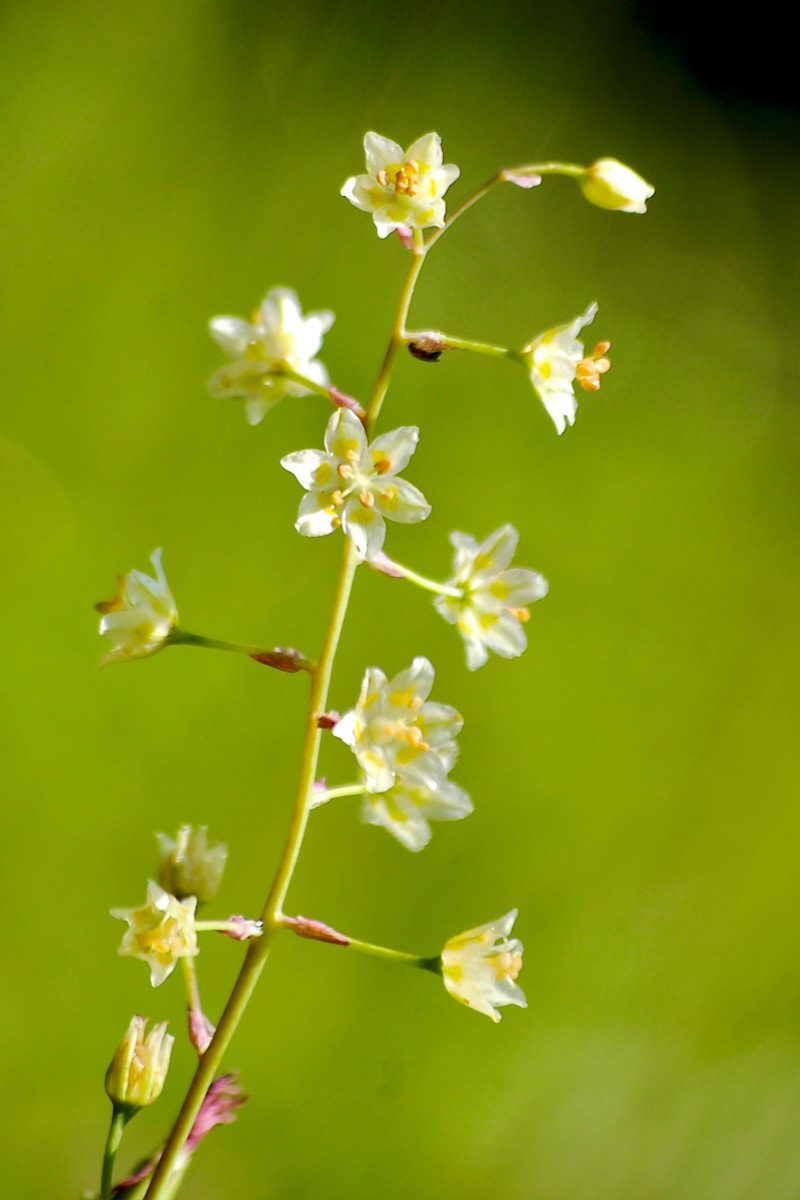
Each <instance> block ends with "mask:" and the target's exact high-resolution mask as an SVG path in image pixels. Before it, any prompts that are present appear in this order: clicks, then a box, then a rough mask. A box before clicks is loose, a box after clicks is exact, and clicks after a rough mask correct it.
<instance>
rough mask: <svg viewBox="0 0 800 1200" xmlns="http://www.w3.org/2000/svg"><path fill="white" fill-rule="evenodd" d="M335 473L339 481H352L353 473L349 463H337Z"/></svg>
mask: <svg viewBox="0 0 800 1200" xmlns="http://www.w3.org/2000/svg"><path fill="white" fill-rule="evenodd" d="M327 465H328V464H327V463H326V464H325V466H327ZM336 473H337V474H338V476H339V478H340V479H352V478H353V475H354V471H353V468H352V467H351V466H350V463H339V465H338V467H337V468H336Z"/></svg>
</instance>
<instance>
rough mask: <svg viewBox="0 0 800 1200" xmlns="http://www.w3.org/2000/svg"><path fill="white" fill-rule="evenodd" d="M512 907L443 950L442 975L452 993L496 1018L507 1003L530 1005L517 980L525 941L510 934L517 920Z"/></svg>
mask: <svg viewBox="0 0 800 1200" xmlns="http://www.w3.org/2000/svg"><path fill="white" fill-rule="evenodd" d="M516 916H517V910H516V909H515V908H512V910H511V912H507V913H506V915H505V916H504V917H500V918H499V919H498V920H497V921H490V922H489V924H488V925H479V926H478V927H477V928H476V929H468V930H467V931H466V933H459V934H458V936H457V937H453V938H450V941H449V942H447V944H446V945H445V948H444V950H443V951H442V956H441V957H442V978H443V979H444V986H445V987H446V988H447V990H448V992H449V993H450V995H451V996H453V997H455V999H456V1000H460V1001H461V1003H462V1004H467V1005H469V1007H470V1008H474V1009H475V1011H476V1012H479V1013H485V1014H486V1016H487V1017H491V1019H492V1020H493V1021H495V1022H497V1021H499V1020H500V1013H499V1012H498V1011H497V1009H498V1008H501V1007H502V1006H503V1005H504V1004H517V1005H519V1007H520V1008H527V1007H528V1002H527V1000H526V999H525V993H524V992H523V990H522V988H521V987H518V985H517V984H516V982H515V980H516V978H517V975H519V972H520V969H521V967H522V942H520V941H519V940H518V939H517V938H509V936H508V935H509V934H510V933H511V928H512V926H513V924H514V921H515V920H516Z"/></svg>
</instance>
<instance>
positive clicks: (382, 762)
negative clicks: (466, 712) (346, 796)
mask: <svg viewBox="0 0 800 1200" xmlns="http://www.w3.org/2000/svg"><path fill="white" fill-rule="evenodd" d="M433 679H434V670H433V667H432V665H431V663H430V662H429V661H428V659H427V658H415V659H414V661H413V662H412V664H411V666H410V667H408V668H407V669H406V670H405V671H401V672H400V673H399V675H395V677H394V679H391V680H388V679H387V678H386V676H385V675H384V673H383V671H381V670H380V669H379V668H378V667H368V668H367V671H366V674H365V675H364V679H363V682H362V684H361V693H360V695H359V697H358V701H357V703H356V707H355V708H354V709H351V710H350V712H347V713H345V715H344V716H343V717H342V719H341V720H340V721H339V722H338V724H337V725H336V726H335V727H334V730H333V733H334V736H335V737H338V738H341V740H342V741H343V742H344V743H345V745H347V746H349V747H350V749H351V750H352V751H353V753H354V754H355V756H356V758H357V759H358V764H359V766H360V767H361V770H362V771H363V772H364V776H365V783H366V787H367V791H368V792H388V791H389V790H390V789H391V788H392V786H393V785H394V783H395V781H397V780H399V781H400V782H401V783H402V784H404V785H405V786H406V789H407V790H408V789H410V790H411V791H414V790H415V789H417V788H429V789H430V790H431V791H432V792H434V793H438V792H439V791H440V790H441V789H442V788H443V787H444V785H445V784H446V782H447V773H448V771H449V770H450V769H451V768H452V766H453V764H454V763H455V761H456V758H457V756H458V747H457V746H456V743H455V741H454V738H455V737H456V735H457V734H458V732H459V730H460V729H461V726H462V725H463V724H464V721H463V718H462V717H461V714H460V713H458V712H456V710H455V709H454V708H451V707H450V706H449V705H447V704H435V703H433V702H431V701H429V700H428V696H429V695H430V691H431V688H432V687H433Z"/></svg>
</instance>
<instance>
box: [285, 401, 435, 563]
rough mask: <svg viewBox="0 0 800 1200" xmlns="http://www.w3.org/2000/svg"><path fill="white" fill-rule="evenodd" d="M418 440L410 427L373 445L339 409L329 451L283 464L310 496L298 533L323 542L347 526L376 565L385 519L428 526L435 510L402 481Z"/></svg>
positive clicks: (328, 434) (304, 453)
mask: <svg viewBox="0 0 800 1200" xmlns="http://www.w3.org/2000/svg"><path fill="white" fill-rule="evenodd" d="M418 438H419V430H418V429H417V427H416V426H415V425H404V426H403V427H402V428H400V429H394V430H392V432H391V433H383V434H381V435H380V437H377V438H376V439H375V441H374V442H372V443H371V444H370V445H367V436H366V434H365V432H364V426H363V425H362V424H361V422H360V421H359V419H358V417H356V416H355V415H354V414H353V413H352V412H350V410H349V409H346V408H340V409H337V410H336V412H334V413H333V414H332V415H331V418H330V420H329V421H328V427H327V429H326V431H325V449H324V450H298V451H297V452H296V453H295V454H287V455H286V457H285V458H282V459H281V466H282V467H285V468H286V470H287V471H291V473H292V474H293V475H294V476H295V477H296V478H297V480H298V481H299V482H300V484H301V485H302V486H303V487H304V488H306V490H307V491H308V495H307V496H305V497H304V499H303V500H302V501H301V503H300V511H299V514H298V517H297V521H296V522H295V529H296V530H297V531H298V533H302V534H304V535H305V536H306V537H320V536H322V535H323V534H326V533H332V532H333V530H334V529H338V527H339V526H340V525H341V526H342V528H343V529H344V532H345V533H346V534H347V536H348V537H349V538H352V540H353V544H354V545H355V547H356V549H357V551H358V553H359V554H360V555H361V557H362V558H363V559H366V560H370V559H372V558H374V556H375V555H376V554H377V553H378V552H379V551H380V550H381V549H382V547H383V542H384V539H385V537H386V526H385V524H384V520H389V521H400V522H403V523H404V524H412V523H414V522H415V521H424V520H425V518H426V517H427V516H428V514H429V513H430V511H431V508H430V505H429V504H428V502H427V500H426V499H425V497H424V496H423V494H422V492H421V491H419V489H418V488H415V487H414V486H413V484H410V483H407V482H406V480H405V479H398V478H397V474H398V472H400V471H402V470H403V468H404V467H405V466H406V465H407V463H408V460H409V459H410V458H411V455H412V454H413V453H414V451H415V449H416V446H417V440H418Z"/></svg>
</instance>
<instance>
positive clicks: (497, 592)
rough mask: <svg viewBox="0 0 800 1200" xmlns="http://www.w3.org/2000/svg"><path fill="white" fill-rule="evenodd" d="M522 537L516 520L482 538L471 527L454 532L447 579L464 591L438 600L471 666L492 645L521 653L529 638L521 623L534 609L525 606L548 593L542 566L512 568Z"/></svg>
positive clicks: (508, 652)
mask: <svg viewBox="0 0 800 1200" xmlns="http://www.w3.org/2000/svg"><path fill="white" fill-rule="evenodd" d="M518 538H519V534H518V533H517V531H516V529H515V528H514V526H513V525H503V526H502V528H501V529H496V530H495V531H494V533H490V534H489V536H488V538H486V540H485V541H483V542H481V543H480V544H478V542H476V540H475V538H474V537H470V535H469V534H468V533H451V534H450V541H451V542H452V544H453V546H454V548H455V557H454V559H453V577H452V579H449V580H448V581H447V582H448V585H449V586H450V587H458V588H461V591H462V595H461V598H460V599H458V598H456V597H455V596H445V595H442V596H437V597H436V598H435V600H434V604H435V605H436V607H437V609H438V610H439V612H440V613H441V614H442V616H443V617H444V618H445V620H446V621H449V622H450V623H451V625H456V626H457V627H458V632H459V633H460V634H461V636H462V638H463V639H464V645H465V647H466V651H467V666H468V667H469V669H470V671H474V670H476V669H477V668H478V667H480V666H483V664H484V663H485V662H486V660H487V658H488V657H489V651H490V650H494V652H495V654H499V655H500V656H501V657H502V658H516V657H517V656H518V655H520V654H522V652H523V650H524V649H525V647H526V646H527V644H528V641H527V638H526V637H525V631H524V630H523V628H522V623H523V622H524V621H527V620H528V617H529V615H530V614H529V613H528V610H527V608H526V607H525V606H526V605H527V604H531V603H532V602H533V601H534V600H541V598H542V596H546V595H547V580H546V579H545V578H544V576H543V575H540V574H539V572H538V571H529V570H527V569H526V568H524V567H514V568H511V569H509V563H510V562H511V560H512V558H513V557H514V551H515V550H516V548H517V540H518Z"/></svg>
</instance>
